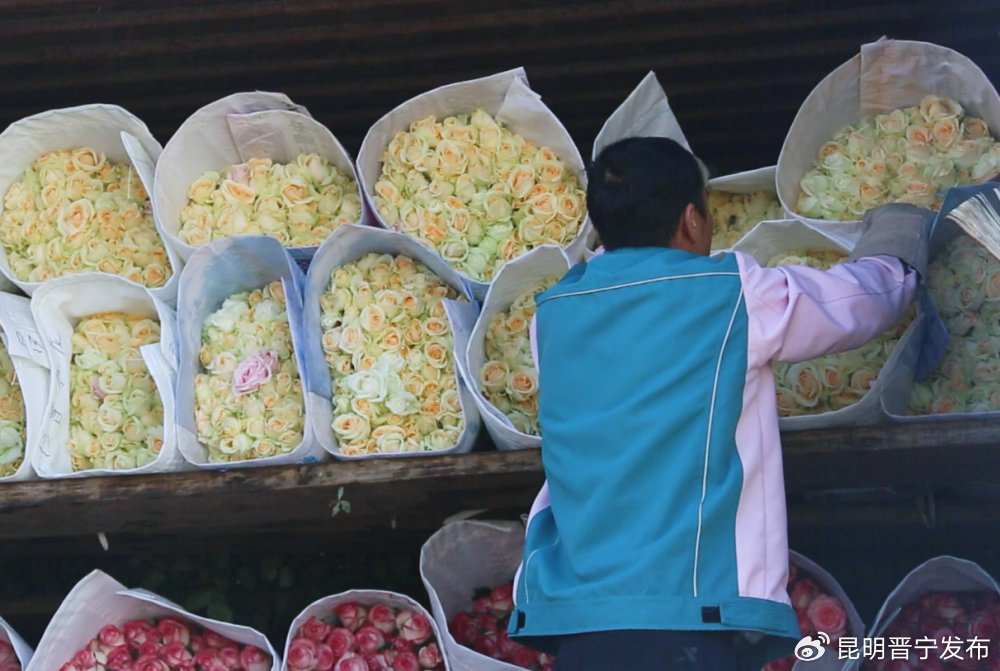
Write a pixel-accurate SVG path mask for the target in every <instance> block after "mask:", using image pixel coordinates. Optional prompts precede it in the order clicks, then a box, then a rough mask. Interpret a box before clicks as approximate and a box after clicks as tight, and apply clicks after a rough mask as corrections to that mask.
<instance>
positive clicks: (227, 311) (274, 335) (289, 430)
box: [194, 281, 305, 463]
mask: <svg viewBox="0 0 1000 671" xmlns="http://www.w3.org/2000/svg"><path fill="white" fill-rule="evenodd" d="M199 357H200V362H201V365H202V367H203V369H204V371H205V372H203V373H199V374H198V375H196V376H195V381H194V382H195V426H196V428H197V432H198V440H199V441H200V442H201V443H202V444H203V445H204V446H205V447H206V448H207V450H208V459H209V461H211V462H215V463H220V462H232V461H243V460H246V459H255V458H260V457H269V456H274V455H278V454H285V453H287V452H290V451H292V450H293V449H294V448H295V447H296V446H298V445H299V444H300V443H301V442H302V438H303V434H304V430H305V401H304V398H303V391H302V383H301V380H300V378H299V370H298V366H297V364H296V362H295V356H294V353H293V348H292V334H291V327H290V325H289V319H288V312H287V308H286V301H285V292H284V287H283V285H282V283H281V282H280V281H274V282H271V283H269V284H267V285H266V286H264V287H261V288H259V289H255V290H253V291H244V292H239V293H235V294H233V295H231V296H229V297H228V298H227V299H226V300H225V301H224V302H223V303H222V306H221V307H220V308H219V309H218V310H216V311H215V312H213V313H212V314H211V315H210V316H209V317H208V318H207V319H206V320H205V323H204V326H203V330H202V340H201V349H200V351H199Z"/></svg>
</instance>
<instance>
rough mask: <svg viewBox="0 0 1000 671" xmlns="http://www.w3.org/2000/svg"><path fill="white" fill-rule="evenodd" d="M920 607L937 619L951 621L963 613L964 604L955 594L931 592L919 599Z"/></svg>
mask: <svg viewBox="0 0 1000 671" xmlns="http://www.w3.org/2000/svg"><path fill="white" fill-rule="evenodd" d="M918 602H919V604H920V607H921V608H923V610H924V611H925V612H927V613H929V614H931V615H933V616H935V617H939V618H941V619H943V620H947V621H949V622H950V621H951V620H952V619H954V618H955V617H956V616H958V615H960V614H961V613H962V612H963V610H964V609H963V608H962V604H961V603H960V602H959V600H958V599H957V598H955V596H954V595H953V594H947V593H944V592H931V593H930V594H924V595H923V596H921V597H920V599H918Z"/></svg>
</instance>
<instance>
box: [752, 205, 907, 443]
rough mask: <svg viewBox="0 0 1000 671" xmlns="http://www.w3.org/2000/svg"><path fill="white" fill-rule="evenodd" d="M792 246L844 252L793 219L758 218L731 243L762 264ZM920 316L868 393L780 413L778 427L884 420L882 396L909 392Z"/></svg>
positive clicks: (825, 234) (791, 428)
mask: <svg viewBox="0 0 1000 671" xmlns="http://www.w3.org/2000/svg"><path fill="white" fill-rule="evenodd" d="M793 249H808V250H817V251H819V250H840V251H843V252H845V253H846V252H848V251H849V249H848V248H846V247H845V246H844V245H843V243H842V242H840V241H839V239H838V238H837V236H835V235H831V234H829V232H827V231H825V230H820V229H814V228H810V227H809V226H808V225H807V224H806V223H804V222H801V221H799V220H797V219H785V220H781V221H767V222H761V223H760V224H759V225H758V226H756V227H755V228H754V229H753V230H752V231H751V232H750V233H749V234H747V236H746V237H744V238H743V239H742V240H740V241H739V242H738V243H736V245H734V246H733V251H739V252H746V253H747V254H750V255H751V256H753V257H754V258H755V259H757V261H758V262H759V263H760V264H761V265H764V264H765V263H767V261H768V260H769V259H771V258H772V257H773V256H775V255H776V254H779V253H781V252H784V251H790V250H793ZM923 329H924V318H923V313H921V312H920V310H919V308H918V310H917V314H916V316H915V317H914V319H913V322H912V323H911V324H910V326H909V327H908V328H907V329H906V331H905V332H904V333H903V335H902V336H901V337H900V339H899V342H897V343H896V347H895V348H894V349H893V351H892V353H891V354H890V355H889V356H888V358H887V359H886V360H885V361H884V362H883V364H882V369H881V371H880V372H879V374H878V377H877V378H876V379H875V382H873V383H872V386H871V388H869V390H868V393H866V394H865V395H864V396H862V397H861V399H860V400H859V401H858V402H857V403H854V404H852V405H849V406H847V407H846V408H841V409H840V410H833V411H830V412H823V413H818V414H814V415H800V416H796V417H782V418H780V419H779V420H778V426H779V427H780V428H781V430H782V431H802V430H807V429H820V428H827V427H835V426H862V425H866V424H877V423H879V422H882V421H884V420H885V411H884V410H883V408H882V401H881V399H882V397H883V396H885V395H902V397H903V398H906V397H907V395H908V394H909V389H910V384H911V383H912V381H913V370H914V368H915V366H916V351H915V349H914V347H913V345H912V344H911V343H912V342H913V341H916V344H917V346H919V344H920V341H921V338H922V337H923Z"/></svg>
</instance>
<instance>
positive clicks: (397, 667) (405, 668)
mask: <svg viewBox="0 0 1000 671" xmlns="http://www.w3.org/2000/svg"><path fill="white" fill-rule="evenodd" d="M392 671H420V660H418V659H417V654H416V653H415V652H413V651H412V650H404V651H402V652H400V653H399V654H398V655H396V658H395V659H394V660H392Z"/></svg>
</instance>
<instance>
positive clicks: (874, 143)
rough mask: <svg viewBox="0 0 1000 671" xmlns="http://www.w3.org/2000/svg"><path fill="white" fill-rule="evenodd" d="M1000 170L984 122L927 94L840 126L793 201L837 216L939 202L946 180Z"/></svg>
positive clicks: (803, 209) (964, 180)
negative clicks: (889, 205)
mask: <svg viewBox="0 0 1000 671" xmlns="http://www.w3.org/2000/svg"><path fill="white" fill-rule="evenodd" d="M998 172H1000V145H997V143H996V141H995V140H994V139H993V138H992V137H991V136H990V130H989V127H988V126H987V124H986V122H985V121H983V120H982V119H980V118H977V117H974V116H971V115H966V114H965V110H964V109H963V108H962V106H961V105H960V104H959V103H958V102H957V101H955V100H952V99H951V98H947V97H944V96H934V95H930V96H925V97H924V98H923V99H922V100H921V101H920V104H919V105H914V106H910V107H904V108H901V109H895V110H893V111H891V112H888V113H885V114H878V115H876V116H875V117H874V119H872V120H870V121H866V122H863V123H861V124H858V125H856V126H846V127H844V128H843V129H841V130H840V131H839V132H837V133H836V134H835V135H834V136H833V138H832V139H831V140H830V141H829V142H827V143H826V144H824V145H823V146H822V147H820V150H819V156H818V158H817V161H816V165H815V167H814V168H813V169H811V170H810V171H808V172H807V173H806V174H805V175H803V177H802V179H801V181H800V187H801V195H800V196H799V199H798V201H797V203H796V208H797V210H798V212H800V213H801V214H804V215H806V216H808V217H815V218H817V219H838V220H844V219H858V218H860V217H861V215H863V214H864V213H865V211H867V210H869V209H871V208H873V207H877V206H878V205H883V204H885V203H891V202H901V203H913V204H914V205H918V206H920V207H930V208H938V207H940V205H941V199H942V194H943V193H944V191H946V190H947V189H949V188H950V187H953V186H958V185H960V184H974V183H978V182H982V181H984V180H986V179H989V178H990V177H992V176H994V175H995V174H997V173H998Z"/></svg>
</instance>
